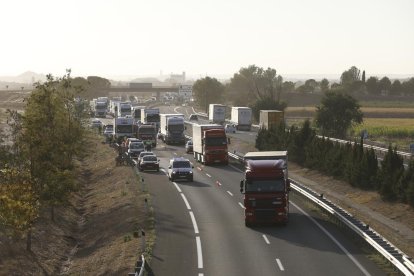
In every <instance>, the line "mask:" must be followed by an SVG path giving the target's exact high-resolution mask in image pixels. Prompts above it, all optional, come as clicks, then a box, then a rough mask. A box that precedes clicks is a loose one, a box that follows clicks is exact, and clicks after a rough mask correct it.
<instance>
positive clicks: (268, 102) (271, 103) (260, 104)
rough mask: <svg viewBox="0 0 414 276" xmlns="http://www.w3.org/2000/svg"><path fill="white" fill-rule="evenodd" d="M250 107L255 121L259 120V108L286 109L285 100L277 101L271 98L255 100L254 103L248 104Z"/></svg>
mask: <svg viewBox="0 0 414 276" xmlns="http://www.w3.org/2000/svg"><path fill="white" fill-rule="evenodd" d="M250 106H251V108H252V113H253V117H254V118H255V120H256V121H259V117H260V110H280V111H284V110H285V109H286V103H285V102H277V101H275V100H273V99H266V98H265V99H260V100H257V101H256V102H255V103H254V104H252V105H250Z"/></svg>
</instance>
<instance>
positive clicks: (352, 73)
mask: <svg viewBox="0 0 414 276" xmlns="http://www.w3.org/2000/svg"><path fill="white" fill-rule="evenodd" d="M359 80H361V70H359V69H358V68H356V67H355V66H352V67H351V68H349V69H348V70H346V71H344V72H343V73H342V75H341V84H342V85H344V86H347V85H351V84H352V83H353V82H355V81H359Z"/></svg>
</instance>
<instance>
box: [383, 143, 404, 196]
mask: <svg viewBox="0 0 414 276" xmlns="http://www.w3.org/2000/svg"><path fill="white" fill-rule="evenodd" d="M403 173H404V165H403V160H402V158H401V157H400V156H399V155H398V154H397V149H395V148H394V149H393V148H392V147H391V145H390V146H389V147H388V152H387V153H386V154H385V156H384V160H383V161H382V162H381V170H380V182H379V193H380V195H381V197H382V198H383V199H385V200H396V199H397V198H398V196H399V191H398V186H400V185H401V184H400V181H402V176H403Z"/></svg>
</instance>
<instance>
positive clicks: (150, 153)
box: [140, 152, 154, 157]
mask: <svg viewBox="0 0 414 276" xmlns="http://www.w3.org/2000/svg"><path fill="white" fill-rule="evenodd" d="M145 155H154V153H152V152H141V154H140V156H141V157H143V156H145Z"/></svg>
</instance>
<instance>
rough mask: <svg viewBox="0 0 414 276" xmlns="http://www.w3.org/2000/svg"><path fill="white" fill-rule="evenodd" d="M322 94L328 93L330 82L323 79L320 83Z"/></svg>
mask: <svg viewBox="0 0 414 276" xmlns="http://www.w3.org/2000/svg"><path fill="white" fill-rule="evenodd" d="M319 86H320V87H321V91H322V92H326V91H328V90H329V81H328V80H327V79H322V80H321V82H320V83H319Z"/></svg>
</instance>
